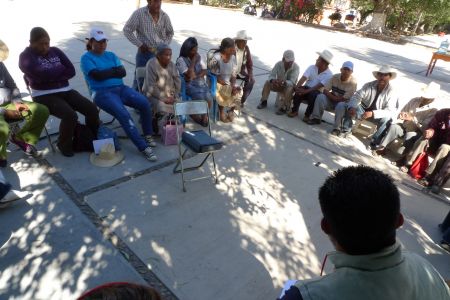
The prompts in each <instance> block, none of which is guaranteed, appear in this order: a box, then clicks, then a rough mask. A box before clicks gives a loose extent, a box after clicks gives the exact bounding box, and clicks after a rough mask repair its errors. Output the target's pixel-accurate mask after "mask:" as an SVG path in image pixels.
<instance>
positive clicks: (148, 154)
mask: <svg viewBox="0 0 450 300" xmlns="http://www.w3.org/2000/svg"><path fill="white" fill-rule="evenodd" d="M142 154H144V155H145V158H147V159H148V160H149V161H156V160H157V159H158V158H157V157H156V155H155V153H153V150H152V148H151V147H147V148H145V149H144V151H142Z"/></svg>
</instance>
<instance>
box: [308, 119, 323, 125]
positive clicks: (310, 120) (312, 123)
mask: <svg viewBox="0 0 450 300" xmlns="http://www.w3.org/2000/svg"><path fill="white" fill-rule="evenodd" d="M320 123H321V121H320V120H319V119H309V120H308V121H307V122H306V124H308V125H319V124H320Z"/></svg>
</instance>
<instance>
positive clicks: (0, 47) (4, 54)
mask: <svg viewBox="0 0 450 300" xmlns="http://www.w3.org/2000/svg"><path fill="white" fill-rule="evenodd" d="M8 55H9V49H8V46H6V44H5V43H4V42H3V41H2V40H0V62H2V61H4V60H5V59H7V58H8Z"/></svg>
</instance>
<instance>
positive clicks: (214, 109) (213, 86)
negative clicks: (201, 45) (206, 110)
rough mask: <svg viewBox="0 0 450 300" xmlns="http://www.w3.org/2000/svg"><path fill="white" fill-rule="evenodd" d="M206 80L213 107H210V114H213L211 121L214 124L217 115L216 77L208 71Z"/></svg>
mask: <svg viewBox="0 0 450 300" xmlns="http://www.w3.org/2000/svg"><path fill="white" fill-rule="evenodd" d="M207 76H208V80H209V85H210V86H209V87H210V89H211V95H212V98H213V103H212V104H213V105H212V114H213V120H214V123H216V122H217V120H218V114H219V104H217V98H216V92H217V76H216V75H215V74H213V73H211V71H209V70H208V74H207Z"/></svg>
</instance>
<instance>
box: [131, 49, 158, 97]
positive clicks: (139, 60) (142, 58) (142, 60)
mask: <svg viewBox="0 0 450 300" xmlns="http://www.w3.org/2000/svg"><path fill="white" fill-rule="evenodd" d="M153 57H155V54H153V53H152V52H146V53H142V52H141V51H139V49H138V51H137V53H136V68H139V67H145V65H146V64H147V62H148V61H149V60H150V59H151V58H153ZM143 84H144V81H143V80H140V81H139V86H141V87H142V85H143ZM133 89H135V90H136V91H137V90H138V89H137V80H136V74H134V79H133Z"/></svg>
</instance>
